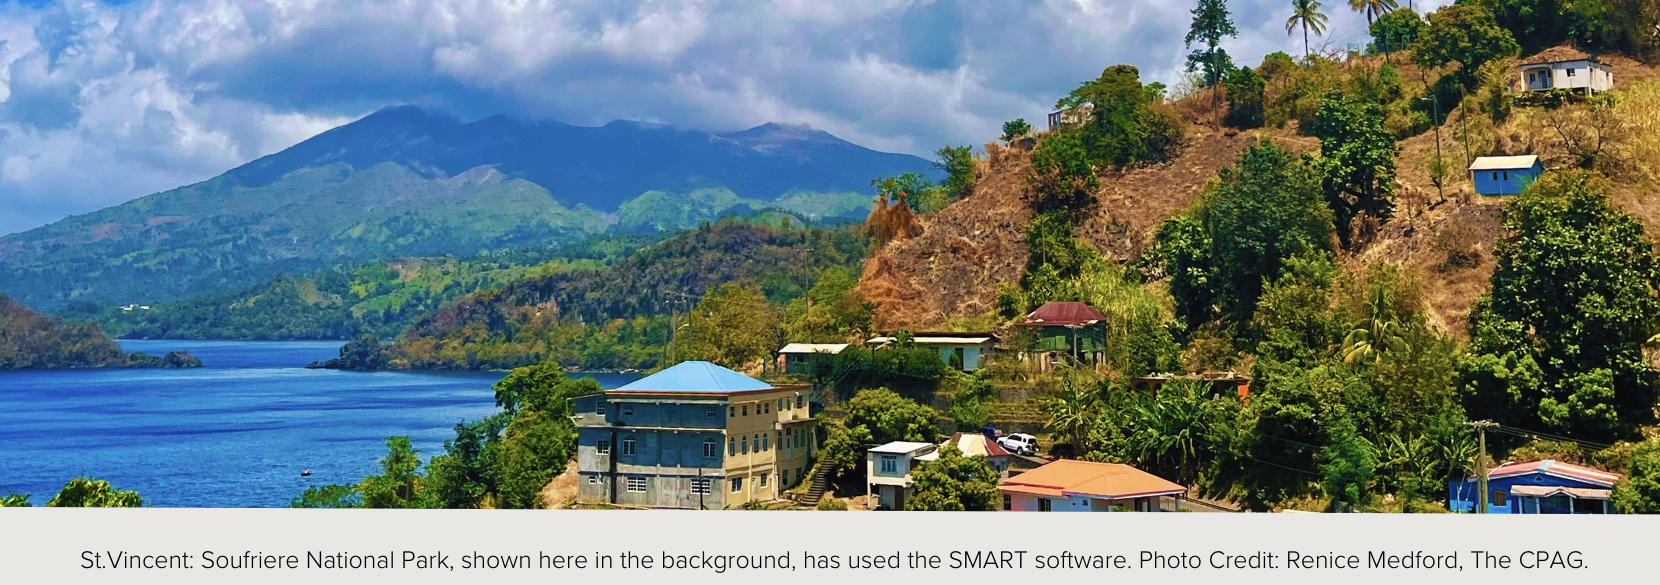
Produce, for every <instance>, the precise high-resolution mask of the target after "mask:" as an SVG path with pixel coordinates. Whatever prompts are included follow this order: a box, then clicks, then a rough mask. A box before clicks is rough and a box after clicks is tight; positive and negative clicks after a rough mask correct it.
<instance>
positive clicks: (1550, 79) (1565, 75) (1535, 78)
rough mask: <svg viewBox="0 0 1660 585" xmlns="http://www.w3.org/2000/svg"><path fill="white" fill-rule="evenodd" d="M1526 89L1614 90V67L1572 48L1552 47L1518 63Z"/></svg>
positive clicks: (1587, 92) (1594, 91) (1523, 85)
mask: <svg viewBox="0 0 1660 585" xmlns="http://www.w3.org/2000/svg"><path fill="white" fill-rule="evenodd" d="M1517 70H1518V71H1519V72H1520V73H1521V75H1522V91H1524V92H1531V91H1549V90H1553V89H1568V90H1578V91H1580V92H1584V93H1586V94H1591V93H1596V92H1603V91H1608V90H1611V89H1614V70H1613V68H1611V67H1609V66H1607V65H1604V64H1602V63H1601V62H1598V61H1597V58H1596V57H1594V56H1591V55H1587V54H1585V53H1581V52H1579V51H1574V50H1571V49H1552V50H1549V51H1545V52H1542V53H1540V54H1538V55H1535V56H1533V57H1532V58H1530V59H1528V60H1526V61H1523V62H1522V64H1520V65H1517Z"/></svg>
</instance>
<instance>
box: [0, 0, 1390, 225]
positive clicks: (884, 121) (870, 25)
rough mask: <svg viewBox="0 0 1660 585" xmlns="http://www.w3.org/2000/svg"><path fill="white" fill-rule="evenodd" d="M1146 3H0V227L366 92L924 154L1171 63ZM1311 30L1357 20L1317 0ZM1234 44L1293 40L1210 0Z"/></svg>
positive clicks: (372, 104)
mask: <svg viewBox="0 0 1660 585" xmlns="http://www.w3.org/2000/svg"><path fill="white" fill-rule="evenodd" d="M1189 4H1190V3H1189V2H1168V1H1164V0H1031V1H1026V2H1009V1H1007V0H843V1H837V2H824V1H822V0H772V1H748V2H738V1H732V0H685V1H673V0H631V1H616V0H561V1H554V0H521V1H515V2H499V1H492V0H366V1H356V2H347V1H341V0H173V1H164V0H140V1H137V2H132V3H126V4H120V5H115V6H112V5H106V4H100V3H96V2H89V1H85V0H77V1H65V2H59V3H53V4H47V5H42V6H23V5H18V4H0V233H8V232H13V231H18V230H23V229H27V228H31V227H35V226H38V225H42V224H44V223H48V222H51V221H55V220H57V219H60V218H62V217H64V216H66V215H70V214H76V213H85V212H88V211H92V210H95V209H98V208H101V207H105V206H109V205H114V204H117V203H120V202H123V201H126V200H129V199H132V198H134V197H139V196H142V195H145V194H148V193H152V192H156V191H161V190H166V189H169V188H173V187H177V186H180V185H184V184H189V183H192V182H196V181H201V180H204V179H207V178H210V177H212V176H214V175H216V174H218V173H221V172H223V171H225V170H227V169H229V168H232V167H234V166H236V165H238V164H241V163H244V162H247V161H249V160H252V159H253V158H256V157H259V156H263V155H265V154H270V153H272V152H276V151H278V150H281V149H283V148H286V147H288V146H290V145H292V144H294V143H296V142H298V141H300V140H303V139H305V138H306V137H309V136H311V135H314V134H316V133H317V132H320V131H322V130H324V129H327V128H329V127H332V126H335V125H338V124H342V123H345V122H348V121H350V120H352V119H355V118H357V117H360V116H362V115H365V114H367V113H368V112H372V111H374V110H375V109H378V108H380V107H383V106H386V105H394V104H420V105H425V106H430V107H435V108H441V109H445V110H449V111H452V112H455V113H456V114H458V115H460V116H462V117H463V118H479V117H484V116H488V115H494V114H502V113H505V114H509V115H513V116H518V117H522V118H533V119H534V118H552V119H558V120H561V121H565V122H569V123H575V124H602V123H605V122H607V121H610V120H613V119H634V120H644V121H654V122H664V123H670V124H675V125H678V126H684V127H692V128H701V129H708V130H722V131H724V130H736V129H741V128H746V127H750V126H754V125H758V124H762V123H765V122H774V121H776V122H787V123H805V124H810V125H812V126H815V127H818V128H821V129H824V130H827V131H829V132H831V133H834V134H836V135H839V136H842V137H843V138H846V139H848V140H852V141H854V142H858V143H860V144H864V145H866V146H870V147H872V148H878V149H883V150H890V151H902V152H910V153H914V154H919V155H924V156H928V155H929V153H931V152H932V151H933V150H935V149H936V148H938V147H939V146H940V145H944V144H982V143H984V142H986V141H988V140H990V139H991V138H993V137H994V136H995V135H996V134H997V133H998V130H999V126H1000V125H1001V124H1002V122H1003V121H1005V120H1009V119H1013V118H1016V117H1025V118H1026V119H1028V120H1033V121H1036V120H1041V119H1042V117H1043V115H1044V114H1045V113H1046V111H1047V106H1049V105H1051V104H1053V102H1054V100H1055V99H1056V98H1057V97H1059V96H1060V95H1062V94H1064V93H1065V92H1067V91H1068V90H1070V89H1071V88H1072V87H1074V86H1076V84H1077V83H1078V81H1080V80H1082V79H1086V78H1090V77H1094V76H1095V75H1098V74H1099V73H1100V71H1101V69H1102V68H1104V67H1106V66H1108V65H1112V64H1116V63H1130V64H1134V65H1137V66H1138V67H1140V68H1141V70H1142V72H1143V76H1144V77H1145V78H1147V79H1149V80H1161V81H1164V82H1166V83H1174V82H1176V81H1177V80H1178V79H1179V78H1180V77H1181V75H1182V72H1181V67H1182V64H1183V55H1184V54H1185V50H1184V49H1183V47H1182V43H1181V39H1182V36H1183V35H1184V34H1185V32H1186V29H1187V26H1188V23H1189V21H1190V18H1191V16H1190V14H1189V13H1188V10H1190V9H1191V6H1189ZM1328 4H1329V5H1328V7H1327V10H1328V12H1329V13H1330V14H1331V17H1332V33H1333V35H1332V39H1331V40H1332V41H1333V42H1337V43H1362V42H1364V40H1365V31H1364V26H1365V22H1364V20H1362V19H1361V18H1360V17H1359V16H1357V15H1355V14H1353V13H1352V12H1350V11H1349V10H1348V9H1347V6H1346V4H1339V3H1335V2H1328ZM1230 7H1231V8H1232V10H1233V13H1234V17H1235V19H1236V22H1237V23H1238V25H1239V29H1240V31H1241V35H1240V37H1239V38H1237V39H1230V40H1229V41H1228V42H1227V44H1226V45H1225V47H1226V48H1228V50H1229V51H1230V52H1231V53H1233V54H1234V56H1235V59H1236V61H1240V62H1255V61H1256V60H1257V59H1260V58H1261V56H1262V55H1263V54H1266V53H1268V52H1271V51H1276V50H1286V51H1289V52H1293V53H1298V52H1301V38H1300V37H1292V36H1288V35H1286V34H1285V30H1284V22H1285V17H1286V15H1285V13H1286V12H1288V10H1287V8H1286V5H1285V2H1283V1H1282V0H1233V1H1232V2H1230Z"/></svg>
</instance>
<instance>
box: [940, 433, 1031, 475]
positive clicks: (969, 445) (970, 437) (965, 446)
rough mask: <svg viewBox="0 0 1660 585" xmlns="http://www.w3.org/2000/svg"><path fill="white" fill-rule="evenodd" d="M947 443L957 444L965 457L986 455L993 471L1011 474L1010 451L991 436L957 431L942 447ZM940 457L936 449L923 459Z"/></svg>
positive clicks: (987, 462)
mask: <svg viewBox="0 0 1660 585" xmlns="http://www.w3.org/2000/svg"><path fill="white" fill-rule="evenodd" d="M945 445H956V446H957V448H958V449H961V450H962V452H963V456H964V457H985V458H986V466H987V467H990V468H991V470H992V471H995V472H997V474H998V475H1000V476H1003V477H1005V478H1006V477H1008V476H1009V459H1011V456H1010V455H1009V451H1008V450H1007V449H1004V448H1003V446H1002V445H998V444H997V441H993V440H991V438H990V437H987V436H985V435H983V434H980V433H957V434H955V435H951V438H950V439H946V441H945V442H944V443H941V444H940V446H942V447H943V446H945ZM938 458H939V452H938V451H936V452H934V453H932V454H929V455H925V456H923V458H922V460H923V461H933V460H935V459H938Z"/></svg>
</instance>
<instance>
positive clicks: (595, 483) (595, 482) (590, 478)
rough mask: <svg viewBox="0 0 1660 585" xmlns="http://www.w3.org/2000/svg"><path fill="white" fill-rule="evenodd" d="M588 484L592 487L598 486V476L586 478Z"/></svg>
mask: <svg viewBox="0 0 1660 585" xmlns="http://www.w3.org/2000/svg"><path fill="white" fill-rule="evenodd" d="M588 483H591V484H594V485H599V476H598V475H590V476H588Z"/></svg>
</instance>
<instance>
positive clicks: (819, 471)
mask: <svg viewBox="0 0 1660 585" xmlns="http://www.w3.org/2000/svg"><path fill="white" fill-rule="evenodd" d="M829 490H830V466H829V465H823V464H820V465H817V466H814V467H813V483H812V484H810V485H808V487H807V494H806V495H804V496H802V497H801V505H803V506H807V507H813V506H817V505H818V502H819V500H821V499H823V498H824V492H826V491H829Z"/></svg>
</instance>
